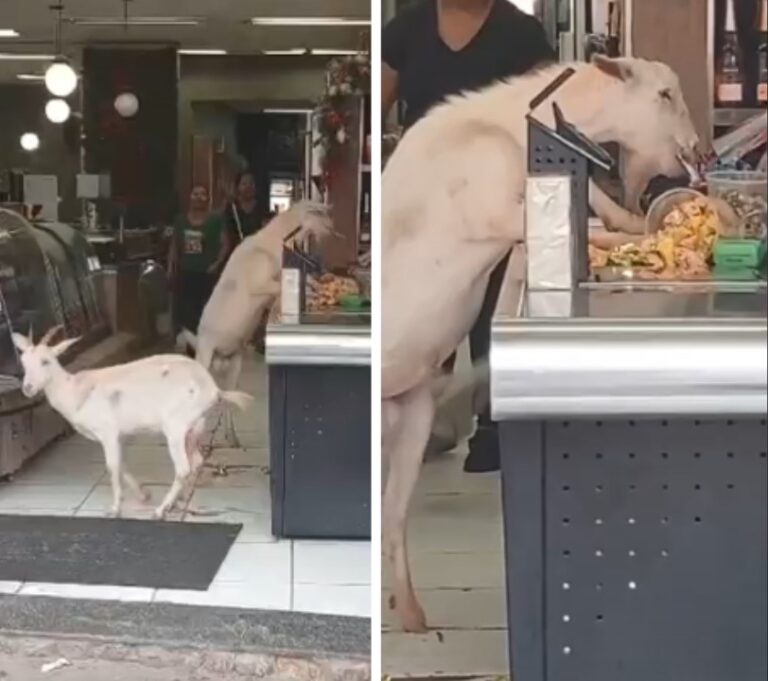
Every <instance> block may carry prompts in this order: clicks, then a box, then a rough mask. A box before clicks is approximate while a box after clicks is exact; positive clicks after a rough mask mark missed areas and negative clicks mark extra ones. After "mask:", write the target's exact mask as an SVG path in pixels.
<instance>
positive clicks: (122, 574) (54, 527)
mask: <svg viewBox="0 0 768 681" xmlns="http://www.w3.org/2000/svg"><path fill="white" fill-rule="evenodd" d="M241 529H242V525H228V524H223V523H181V522H161V521H153V520H122V519H111V518H62V517H56V516H23V515H0V581H11V582H53V583H58V584H110V585H115V586H139V587H148V588H153V589H190V590H199V591H205V590H206V589H207V588H208V587H209V586H210V584H211V582H212V581H213V578H214V576H215V575H216V572H217V571H218V569H219V567H220V566H221V563H222V562H223V560H224V558H225V557H226V555H227V552H228V551H229V548H230V546H232V543H233V542H234V541H235V539H236V537H237V535H238V534H239V532H240V530H241Z"/></svg>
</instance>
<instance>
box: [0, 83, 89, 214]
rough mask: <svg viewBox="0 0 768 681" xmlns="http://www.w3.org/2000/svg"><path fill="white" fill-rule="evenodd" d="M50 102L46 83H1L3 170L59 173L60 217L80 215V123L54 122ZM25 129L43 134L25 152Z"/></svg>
mask: <svg viewBox="0 0 768 681" xmlns="http://www.w3.org/2000/svg"><path fill="white" fill-rule="evenodd" d="M47 101H48V96H47V92H46V90H45V86H43V85H42V84H38V83H34V84H20V85H16V84H8V85H0V169H3V170H6V169H19V170H24V171H26V172H28V173H36V174H43V175H57V176H58V178H59V196H60V197H61V198H62V202H61V204H60V205H59V217H60V218H61V219H62V220H67V221H69V220H74V219H76V218H79V217H80V203H79V202H78V201H77V200H76V199H75V182H76V180H75V175H76V174H77V173H78V172H79V170H80V141H79V136H80V135H79V122H78V121H77V120H76V119H70V122H69V123H68V124H65V125H64V126H62V125H54V124H53V123H51V122H49V121H48V119H46V117H45V104H46V102H47ZM25 132H35V133H37V135H38V136H39V137H40V148H39V149H38V150H37V151H36V152H33V153H29V152H26V151H24V150H23V149H22V148H21V145H20V143H19V138H20V137H21V135H22V134H23V133H25Z"/></svg>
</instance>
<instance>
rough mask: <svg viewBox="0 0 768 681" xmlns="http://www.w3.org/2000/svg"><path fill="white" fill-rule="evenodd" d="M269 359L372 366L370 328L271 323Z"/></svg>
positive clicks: (273, 361)
mask: <svg viewBox="0 0 768 681" xmlns="http://www.w3.org/2000/svg"><path fill="white" fill-rule="evenodd" d="M266 361H267V364H270V365H278V364H279V365H291V366H350V367H370V366H371V331H370V328H368V327H359V328H356V327H353V326H333V325H328V326H323V325H318V324H286V323H272V324H270V325H269V326H268V327H267V352H266Z"/></svg>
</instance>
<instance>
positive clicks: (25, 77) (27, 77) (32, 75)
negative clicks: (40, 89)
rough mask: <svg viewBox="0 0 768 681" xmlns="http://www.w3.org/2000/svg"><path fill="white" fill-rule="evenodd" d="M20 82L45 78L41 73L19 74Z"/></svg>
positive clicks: (17, 76)
mask: <svg viewBox="0 0 768 681" xmlns="http://www.w3.org/2000/svg"><path fill="white" fill-rule="evenodd" d="M16 78H18V79H19V80H45V76H44V75H42V74H39V73H17V74H16Z"/></svg>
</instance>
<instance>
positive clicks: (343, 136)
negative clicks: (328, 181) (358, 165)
mask: <svg viewBox="0 0 768 681" xmlns="http://www.w3.org/2000/svg"><path fill="white" fill-rule="evenodd" d="M370 91H371V58H370V55H369V54H366V53H363V52H361V53H359V54H355V55H350V56H348V57H343V58H340V59H333V60H332V61H331V62H330V63H329V64H328V69H327V71H326V86H325V94H324V95H323V97H322V98H321V99H320V101H319V102H318V106H317V109H316V111H315V115H316V117H317V132H318V134H319V138H318V140H317V141H316V142H315V146H319V147H321V149H322V164H323V167H324V169H325V173H326V175H329V174H330V167H331V166H332V164H333V162H334V160H335V159H336V157H337V156H338V152H339V151H340V150H341V148H342V147H344V145H345V144H346V143H347V142H348V140H349V137H350V133H349V130H348V129H347V123H348V118H349V116H350V112H349V110H348V108H347V107H345V106H344V105H345V102H347V101H348V98H349V97H355V96H357V97H362V96H365V95H366V94H368V93H370Z"/></svg>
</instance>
